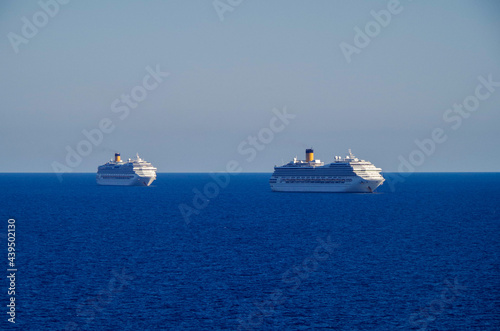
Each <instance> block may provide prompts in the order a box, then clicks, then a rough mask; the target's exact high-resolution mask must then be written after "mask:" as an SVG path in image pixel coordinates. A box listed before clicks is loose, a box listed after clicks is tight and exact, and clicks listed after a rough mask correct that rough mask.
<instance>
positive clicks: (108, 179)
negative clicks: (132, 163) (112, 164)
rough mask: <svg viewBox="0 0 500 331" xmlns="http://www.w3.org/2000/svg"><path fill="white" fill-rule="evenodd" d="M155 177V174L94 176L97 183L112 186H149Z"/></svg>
mask: <svg viewBox="0 0 500 331" xmlns="http://www.w3.org/2000/svg"><path fill="white" fill-rule="evenodd" d="M155 179H156V176H138V175H129V176H109V175H108V176H102V175H99V174H98V175H97V176H96V182H97V184H99V185H112V186H149V185H151V183H153V181H154V180H155Z"/></svg>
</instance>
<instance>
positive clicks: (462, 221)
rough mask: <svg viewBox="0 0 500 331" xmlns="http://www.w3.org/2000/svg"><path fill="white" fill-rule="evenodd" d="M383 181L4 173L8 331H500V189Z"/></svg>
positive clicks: (430, 176)
mask: <svg viewBox="0 0 500 331" xmlns="http://www.w3.org/2000/svg"><path fill="white" fill-rule="evenodd" d="M384 176H385V177H386V178H389V180H388V181H386V183H384V185H383V186H381V187H379V188H378V189H377V192H376V193H374V194H322V193H273V192H271V190H270V188H269V183H268V180H269V177H270V174H239V175H231V176H230V177H229V179H228V178H226V177H224V175H219V178H216V179H214V178H213V176H211V175H210V174H158V179H157V180H156V181H155V182H154V183H153V184H152V186H150V187H118V186H98V185H96V183H95V175H94V174H68V175H65V176H64V177H63V181H62V182H60V181H59V180H58V179H57V177H56V176H55V175H53V174H0V185H1V187H2V189H1V191H0V201H1V204H0V206H1V208H0V213H1V215H0V216H1V219H0V221H1V224H2V225H1V226H0V227H1V228H2V229H3V230H2V231H0V245H1V247H2V248H1V251H3V252H4V253H3V254H2V255H3V256H4V258H2V259H1V261H4V262H3V264H4V266H3V267H2V268H0V270H3V271H2V273H3V275H2V278H3V279H4V283H2V286H3V288H2V290H1V293H2V295H0V306H1V307H3V308H2V310H3V311H2V312H1V314H0V316H2V317H1V321H0V329H19V330H499V329H500V265H499V263H500V260H499V255H500V174H499V173H415V174H412V175H409V176H407V177H401V176H400V175H397V174H384ZM395 178H396V179H395ZM390 181H391V182H390ZM9 218H13V219H15V233H16V241H15V244H16V246H15V248H16V257H15V267H16V270H17V271H16V277H15V278H16V280H15V283H16V285H15V292H16V294H15V303H16V310H15V314H16V315H15V322H16V323H15V324H12V323H10V322H8V320H7V319H8V318H9V315H8V314H7V310H8V308H7V307H6V305H7V304H8V303H9V295H8V294H7V292H8V289H7V288H8V287H9V281H8V279H7V278H6V276H8V272H7V271H6V269H7V268H8V265H7V263H8V260H7V228H8V219H9Z"/></svg>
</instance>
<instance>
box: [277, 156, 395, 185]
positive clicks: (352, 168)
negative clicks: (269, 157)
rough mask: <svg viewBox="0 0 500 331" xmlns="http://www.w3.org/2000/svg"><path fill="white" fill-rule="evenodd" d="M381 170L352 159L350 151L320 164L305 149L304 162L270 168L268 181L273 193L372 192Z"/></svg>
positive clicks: (355, 158) (379, 181) (298, 161)
mask: <svg viewBox="0 0 500 331" xmlns="http://www.w3.org/2000/svg"><path fill="white" fill-rule="evenodd" d="M381 171H382V169H380V168H376V167H375V166H374V165H373V164H372V163H371V162H368V161H365V160H360V159H358V158H357V157H355V156H354V155H353V154H352V153H351V150H349V155H347V156H345V157H340V156H335V161H334V162H332V163H330V164H326V165H325V164H324V162H321V161H320V160H315V159H314V151H313V149H312V148H310V149H306V159H305V160H297V158H296V157H295V158H294V159H293V160H292V161H290V162H289V163H287V164H285V165H283V166H280V167H278V166H276V167H274V173H273V175H272V176H271V179H270V180H269V184H270V185H271V189H272V190H273V191H277V192H352V193H372V192H373V191H375V189H376V188H377V187H378V186H380V185H382V183H383V182H384V180H385V179H384V177H383V176H382V175H381V174H380V172H381Z"/></svg>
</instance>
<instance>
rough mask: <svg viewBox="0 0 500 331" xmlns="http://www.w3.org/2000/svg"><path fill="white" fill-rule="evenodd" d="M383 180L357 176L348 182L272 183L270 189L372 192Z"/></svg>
mask: <svg viewBox="0 0 500 331" xmlns="http://www.w3.org/2000/svg"><path fill="white" fill-rule="evenodd" d="M383 182H384V179H382V180H363V179H361V178H358V180H356V179H354V180H353V181H352V182H350V183H331V184H330V183H273V184H271V190H273V191H274V192H323V193H373V191H375V189H376V188H377V187H379V186H380V185H382V183H383Z"/></svg>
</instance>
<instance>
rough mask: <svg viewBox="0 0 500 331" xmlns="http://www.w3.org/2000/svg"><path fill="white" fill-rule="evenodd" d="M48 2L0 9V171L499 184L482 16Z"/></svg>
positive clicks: (340, 5)
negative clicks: (307, 169)
mask: <svg viewBox="0 0 500 331" xmlns="http://www.w3.org/2000/svg"><path fill="white" fill-rule="evenodd" d="M60 1H61V3H59V2H55V0H41V1H40V3H42V4H43V3H46V5H44V6H45V10H44V9H43V8H42V7H43V6H42V5H41V4H40V3H39V2H38V1H14V0H11V1H7V0H4V1H2V2H1V3H0V35H1V38H2V39H1V40H2V42H1V43H0V54H1V62H0V76H1V80H0V84H1V85H0V100H1V110H0V116H1V117H0V138H1V144H0V155H2V162H1V163H0V172H24V171H33V172H52V171H53V165H54V164H55V162H56V163H57V164H60V165H63V166H66V167H68V168H69V169H71V170H72V171H74V172H94V171H96V168H97V166H98V165H100V164H102V163H104V162H106V161H107V160H109V159H110V158H111V157H112V156H113V153H115V152H121V154H122V156H123V157H125V158H128V157H132V156H134V155H135V153H137V152H139V154H140V155H141V156H143V157H144V158H145V159H146V160H148V161H150V162H152V163H153V165H155V166H156V167H157V168H158V171H159V172H207V171H222V170H225V168H226V165H227V163H228V162H229V161H230V160H235V161H237V162H239V164H240V165H241V168H242V169H243V171H245V172H272V171H273V166H274V165H275V164H281V163H282V161H285V162H286V161H289V160H290V159H291V158H292V157H293V156H295V155H297V156H299V157H300V158H303V155H304V149H305V148H307V147H311V146H312V147H314V149H315V152H316V157H317V158H320V159H321V160H323V161H329V162H331V161H332V160H333V159H334V156H335V155H345V154H346V152H347V149H348V148H351V149H352V150H353V152H354V154H356V155H357V156H359V157H360V158H363V159H367V160H370V161H371V162H373V163H374V164H375V165H376V166H379V167H381V168H382V169H383V170H384V171H397V170H398V167H400V164H401V162H402V161H401V159H405V160H410V159H411V158H413V161H412V162H413V164H414V165H415V167H414V168H415V171H499V170H500V167H499V165H500V153H499V151H500V148H499V147H498V144H499V142H500V139H499V138H500V130H499V126H500V112H499V111H500V107H499V105H500V2H499V1H498V0H492V1H472V0H471V1H457V0H449V1H431V0H429V1H409V0H401V1H400V4H399V5H397V3H395V2H394V1H340V0H339V1H332V0H324V1H320V0H317V1H298V0H282V1H264V0H262V1H258V0H243V1H239V0H220V1H219V2H215V4H216V5H217V9H216V7H214V2H213V1H211V0H199V1H194V0H191V1H186V0H178V1H169V0H163V1H159V0H158V1H125V0H116V1H77V0H72V1H69V2H68V1H67V0H65V1H63V0H60ZM65 2H68V3H67V4H66V3H65ZM62 3H64V4H62ZM231 3H232V4H233V5H230V4H231ZM238 3H239V4H238ZM55 4H57V5H55ZM57 7H58V8H57ZM388 8H389V9H388ZM372 11H374V13H379V14H375V15H374V14H373V13H371V12H372ZM381 11H382V12H381ZM47 12H48V14H47ZM387 13H389V15H390V18H389V17H388V16H387ZM52 16H53V17H52ZM375 16H378V19H379V22H377V21H376V19H375ZM358 28H359V29H358ZM366 29H368V31H367V30H366ZM359 31H362V32H361V33H360V32H359ZM370 35H371V36H370ZM343 49H344V51H343ZM346 49H347V50H349V52H351V53H350V55H349V54H348V55H347V56H346V55H345V54H344V53H346ZM348 60H349V61H348ZM146 68H148V69H146ZM158 70H159V71H160V73H156V74H154V75H152V74H151V72H154V71H158ZM166 72H168V73H169V75H168V76H167V75H166V74H164V73H166ZM480 76H481V77H483V78H482V80H481V79H478V77H480ZM155 77H156V79H155ZM488 80H490V83H488V82H487V81H488ZM491 81H492V82H491ZM485 82H486V83H485ZM134 93H135V101H134V97H130V95H131V94H134ZM128 96H129V97H128ZM127 97H128V98H129V99H128V101H127ZM127 102H128V103H127ZM464 102H465V103H466V105H462V104H463V103H464ZM455 104H456V108H455V110H453V107H454V105H455ZM120 107H121V108H120ZM284 108H286V111H287V112H288V113H289V114H293V115H295V117H294V118H293V119H292V118H291V117H292V115H289V116H290V118H289V119H288V124H286V125H285V124H283V122H282V121H281V120H279V118H278V119H275V120H273V117H276V112H283V109H284ZM273 109H276V110H275V112H273ZM448 109H450V110H449V111H447V110H448ZM460 109H461V110H460ZM106 119H108V120H106ZM270 121H271V123H270ZM285 122H286V120H285ZM100 123H101V125H104V127H105V128H106V130H107V131H109V132H107V133H105V132H103V131H100V132H102V139H100V137H99V134H96V135H95V136H94V138H95V139H97V140H94V143H92V142H89V140H90V138H87V137H86V136H85V135H84V134H83V133H82V132H83V130H87V131H89V132H94V133H95V132H96V131H95V130H101V129H99V125H100ZM106 125H107V126H106ZM109 126H111V127H112V129H110V127H109ZM272 129H274V131H272ZM435 129H437V130H438V132H437V133H435V134H434V138H435V140H436V141H438V142H435V143H432V144H434V145H435V147H434V148H432V146H431V145H432V144H429V141H428V139H432V137H433V130H435ZM92 130H94V131H92ZM259 133H260V138H258V137H259ZM270 133H271V134H272V136H270ZM249 136H254V137H257V138H256V141H257V142H256V143H255V142H252V139H251V138H250V140H249V139H248V137H249ZM443 137H444V138H443ZM259 139H260V140H259ZM99 140H102V141H99ZM415 140H419V141H426V142H427V145H424V147H423V148H422V149H427V150H426V152H427V154H428V155H427V154H424V152H418V148H419V147H418V146H417V144H416V143H415ZM252 143H253V144H255V145H254V146H252V145H251V144H252ZM78 146H79V148H80V152H82V153H83V154H88V155H83V156H82V157H81V161H78V160H76V161H75V160H74V159H73V161H72V162H73V163H72V164H70V163H68V161H67V160H66V158H67V154H68V152H67V148H69V149H72V150H75V153H79V152H78V151H77V149H78ZM89 146H91V148H92V151H90V152H89V150H88V147H89ZM433 149H434V150H433ZM82 153H80V154H82ZM412 153H413V154H412ZM422 156H424V157H423V158H422ZM70 161H71V160H70ZM408 162H410V161H408Z"/></svg>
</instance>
